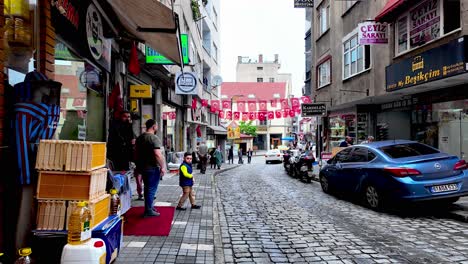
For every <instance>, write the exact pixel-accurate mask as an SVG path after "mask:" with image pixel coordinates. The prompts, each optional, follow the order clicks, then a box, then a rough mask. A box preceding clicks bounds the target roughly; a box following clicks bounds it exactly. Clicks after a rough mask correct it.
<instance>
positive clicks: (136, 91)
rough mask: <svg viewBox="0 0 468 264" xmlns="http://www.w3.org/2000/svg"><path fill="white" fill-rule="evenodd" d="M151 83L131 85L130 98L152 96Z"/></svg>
mask: <svg viewBox="0 0 468 264" xmlns="http://www.w3.org/2000/svg"><path fill="white" fill-rule="evenodd" d="M152 97H153V89H152V87H151V85H130V98H152Z"/></svg>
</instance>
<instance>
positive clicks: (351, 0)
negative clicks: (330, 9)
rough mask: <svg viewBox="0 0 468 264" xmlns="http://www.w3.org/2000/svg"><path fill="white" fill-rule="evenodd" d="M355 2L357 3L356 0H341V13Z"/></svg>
mask: <svg viewBox="0 0 468 264" xmlns="http://www.w3.org/2000/svg"><path fill="white" fill-rule="evenodd" d="M355 3H357V0H344V1H343V14H344V13H346V11H348V9H350V8H351V7H352V6H353V5H354V4H355Z"/></svg>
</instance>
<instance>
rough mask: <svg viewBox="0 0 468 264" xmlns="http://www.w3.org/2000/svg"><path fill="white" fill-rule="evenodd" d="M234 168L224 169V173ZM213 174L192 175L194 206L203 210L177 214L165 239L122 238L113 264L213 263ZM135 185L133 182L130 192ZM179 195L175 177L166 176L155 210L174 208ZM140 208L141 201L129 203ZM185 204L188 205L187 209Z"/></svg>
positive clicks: (158, 194) (177, 178)
mask: <svg viewBox="0 0 468 264" xmlns="http://www.w3.org/2000/svg"><path fill="white" fill-rule="evenodd" d="M233 167H234V166H233V165H224V166H223V169H226V168H233ZM216 171H217V170H211V169H208V170H207V173H206V174H200V173H199V171H198V170H196V172H195V173H194V179H195V186H194V190H195V195H196V203H197V204H199V205H201V206H202V208H201V210H191V209H187V210H186V211H177V210H176V211H175V215H174V221H173V224H172V229H171V233H170V234H169V236H167V237H156V236H152V237H149V236H125V237H124V243H123V248H122V250H121V252H120V254H119V257H118V259H117V261H116V262H115V263H117V264H118V263H133V264H136V263H215V259H214V257H215V255H214V246H213V244H214V235H213V230H214V226H213V213H214V212H217V211H216V210H214V208H213V204H214V200H213V196H214V194H215V193H214V189H213V182H212V176H213V174H214V173H215V172H216ZM218 172H219V171H218ZM134 184H135V183H134V182H132V185H133V190H135V187H134ZM134 194H136V193H134ZM180 195H181V189H180V187H179V177H178V175H168V176H165V177H164V179H163V181H161V182H160V184H159V188H158V193H157V198H156V206H158V205H161V206H176V205H177V202H178V200H179V197H180ZM134 199H136V196H134ZM143 204H144V203H143V201H136V200H134V201H133V202H132V206H143ZM188 204H189V203H188V201H187V203H186V206H188ZM124 228H125V225H124Z"/></svg>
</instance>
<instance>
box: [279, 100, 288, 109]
mask: <svg viewBox="0 0 468 264" xmlns="http://www.w3.org/2000/svg"><path fill="white" fill-rule="evenodd" d="M280 103H281V109H287V108H289V102H288V99H280Z"/></svg>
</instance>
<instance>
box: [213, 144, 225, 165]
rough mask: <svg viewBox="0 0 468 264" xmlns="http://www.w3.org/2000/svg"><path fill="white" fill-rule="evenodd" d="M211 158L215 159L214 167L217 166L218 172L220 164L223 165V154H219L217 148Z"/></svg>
mask: <svg viewBox="0 0 468 264" xmlns="http://www.w3.org/2000/svg"><path fill="white" fill-rule="evenodd" d="M213 157H214V159H215V163H216V166H218V170H220V169H221V164H222V163H223V153H222V152H221V147H220V146H218V148H217V149H215V151H214V152H213Z"/></svg>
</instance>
